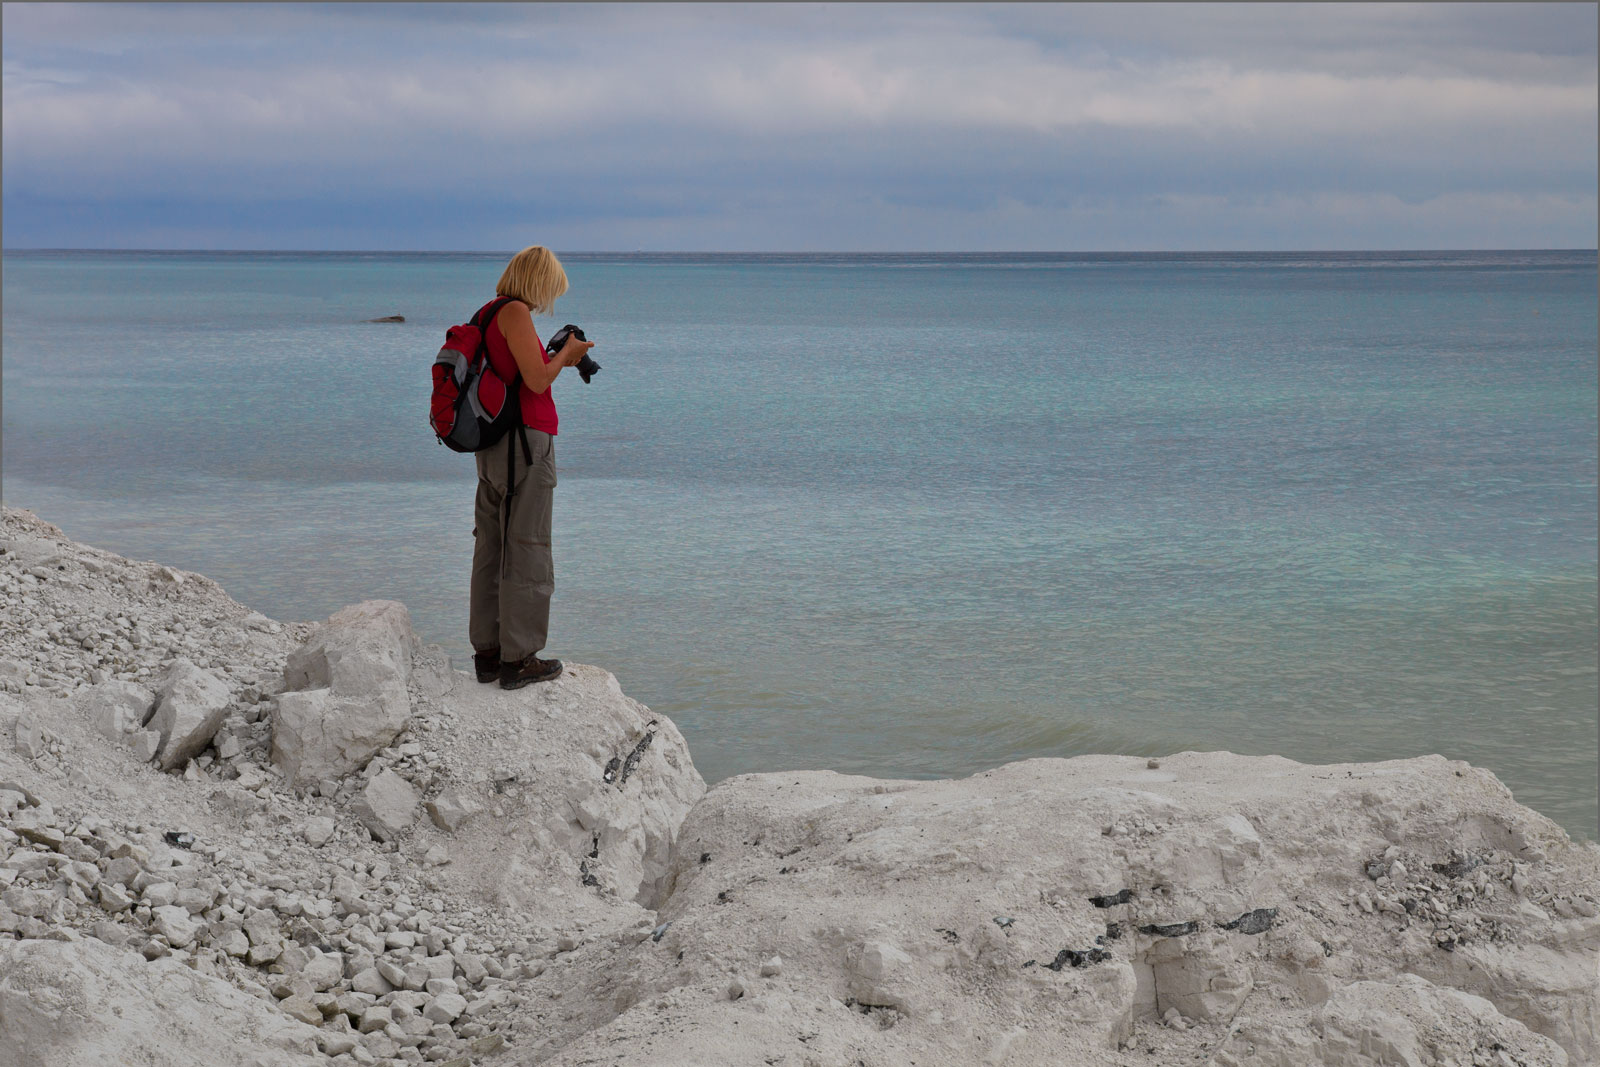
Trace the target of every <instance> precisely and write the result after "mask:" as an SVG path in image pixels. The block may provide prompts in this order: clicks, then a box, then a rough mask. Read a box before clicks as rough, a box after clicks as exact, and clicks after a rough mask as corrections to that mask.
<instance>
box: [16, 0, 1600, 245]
mask: <svg viewBox="0 0 1600 1067" xmlns="http://www.w3.org/2000/svg"><path fill="white" fill-rule="evenodd" d="M0 17H3V20H4V25H3V42H4V45H3V47H4V93H3V98H0V99H3V107H4V120H3V128H0V129H3V140H4V144H3V150H4V154H3V157H0V158H3V163H0V166H3V175H0V177H3V185H0V189H3V211H4V218H3V222H4V231H3V234H4V243H5V246H6V247H7V248H38V247H62V248H64V247H81V248H283V249H395V250H398V249H430V250H475V249H481V250H495V251H499V250H506V249H512V248H517V247H521V246H522V245H524V244H529V243H542V244H548V245H550V246H552V247H554V248H556V249H558V250H562V251H580V250H597V251H601V250H622V251H632V250H634V249H645V250H686V251H702V250H704V251H715V250H727V251H827V250H837V251H901V250H903V251H991V250H1068V251H1071V250H1111V251H1115V250H1166V249H1174V250H1176V249H1204V250H1209V249H1361V248H1593V247H1595V244H1596V227H1597V212H1596V187H1597V166H1596V154H1597V135H1596V125H1597V107H1596V104H1597V96H1600V87H1597V77H1596V50H1597V46H1596V40H1597V25H1596V6H1595V5H1594V4H1587V3H1585V4H1522V3H1517V4H1505V5H1498V4H1461V5H1454V4H1416V5H1411V4H1387V3H1385V4H1372V5H1366V4H1312V5H1292V4H1290V5H1258V4H1242V5H1227V4H1218V5H1210V4H1180V5H1172V6H1168V5H1149V4H1128V5H1065V6H1047V5H1033V4H1028V5H1019V6H1015V7H1012V6H976V7H966V6H950V5H942V4H939V5H932V4H930V5H916V4H910V5H906V4H893V5H883V6H861V5H811V4H805V5H750V6H736V5H714V6H708V7H700V6H694V5H683V6H668V5H645V6H637V7H636V6H625V5H592V6H577V7H565V6H554V5H552V6H546V5H530V6H520V5H502V4H492V5H481V6H480V5H437V6H435V5H410V4H404V5H400V4H397V5H385V4H350V5H343V4H329V5H312V4H282V5H272V4H266V5H241V4H217V5H207V4H173V5H164V4H154V5H137V4H105V5H99V4H83V5H75V4H26V3H6V4H5V5H4V7H3V16H0Z"/></svg>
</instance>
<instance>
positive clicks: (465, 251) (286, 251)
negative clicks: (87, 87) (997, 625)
mask: <svg viewBox="0 0 1600 1067" xmlns="http://www.w3.org/2000/svg"><path fill="white" fill-rule="evenodd" d="M517 251H518V250H517V249H475V248H457V249H427V248H411V249H405V248H89V247H71V246H67V247H64V246H34V247H21V248H15V247H5V246H0V253H6V252H97V253H115V252H129V253H150V252H179V253H247V254H266V253H271V254H275V255H295V256H304V255H391V256H499V255H515V254H516V253H517ZM553 251H555V252H556V254H557V255H558V256H561V255H566V256H652V255H655V256H1172V255H1338V254H1345V255H1348V254H1351V253H1357V252H1388V253H1393V254H1422V253H1429V254H1435V253H1441V252H1449V253H1469V252H1594V253H1597V254H1600V248H1575V247H1567V248H1166V249H1095V248H1078V249H1070V248H1061V249H1049V250H1039V249H1032V250H1025V249H1005V248H1002V249H983V250H979V249H941V250H918V249H874V250H869V251H863V250H855V251H845V250H832V251H799V250H783V249H778V250H771V249H767V250H760V251H757V250H738V249H722V250H715V251H693V250H687V249H645V248H636V249H633V250H632V251H626V250H622V249H568V250H565V251H561V250H553Z"/></svg>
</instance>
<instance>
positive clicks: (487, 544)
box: [468, 245, 594, 689]
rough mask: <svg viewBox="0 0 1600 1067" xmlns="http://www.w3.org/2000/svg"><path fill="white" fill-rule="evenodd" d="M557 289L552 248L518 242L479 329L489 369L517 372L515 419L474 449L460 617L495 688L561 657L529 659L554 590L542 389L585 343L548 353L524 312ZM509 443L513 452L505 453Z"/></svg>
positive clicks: (507, 374)
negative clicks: (468, 597)
mask: <svg viewBox="0 0 1600 1067" xmlns="http://www.w3.org/2000/svg"><path fill="white" fill-rule="evenodd" d="M566 291H567V274H566V271H564V270H562V269H561V263H560V261H559V260H557V259H556V257H555V255H554V254H553V253H552V252H551V251H550V250H549V249H548V248H543V247H541V246H539V245H534V246H532V247H530V248H524V249H523V250H522V251H521V252H518V253H517V254H516V255H515V256H513V257H511V262H510V263H508V264H507V265H506V269H505V273H503V274H501V275H500V283H499V284H498V285H496V286H495V292H496V293H498V294H499V295H500V296H503V297H511V298H513V299H511V300H509V301H508V302H507V303H506V304H505V305H504V306H503V307H501V308H500V310H499V311H498V312H497V313H496V314H495V316H494V318H493V320H492V321H490V323H489V324H488V326H487V327H486V334H487V338H488V346H489V361H490V363H491V364H492V365H493V367H494V369H495V373H496V374H498V375H499V376H500V378H501V379H502V380H503V381H511V380H512V379H513V378H517V377H519V376H520V378H521V385H520V387H519V389H518V397H519V399H520V401H521V404H522V426H521V427H520V428H519V429H516V430H513V431H511V432H510V433H508V434H506V436H505V438H504V439H503V440H501V441H500V442H499V443H498V444H494V445H491V446H489V447H488V448H486V449H484V450H483V451H481V452H479V453H477V458H478V500H477V507H476V510H475V512H474V515H473V518H474V522H475V525H474V528H473V531H472V533H473V537H474V538H476V541H477V544H476V547H475V549H474V551H473V553H472V607H471V618H470V621H469V624H468V636H469V637H470V638H471V640H472V647H473V650H474V652H473V657H472V662H473V666H475V667H476V668H477V671H478V681H480V682H492V681H494V680H495V679H496V678H499V679H500V687H501V688H502V689H520V688H521V687H522V686H525V685H527V684H529V683H530V682H546V681H549V680H550V679H552V678H555V677H557V676H559V675H560V674H561V661H560V660H556V659H540V658H539V657H538V652H539V650H540V649H542V648H544V644H545V638H546V635H547V633H548V631H549V628H550V594H551V593H552V592H554V591H555V568H554V566H553V564H552V563H551V559H550V509H551V503H552V498H553V497H554V496H555V487H556V456H555V436H556V405H555V401H554V400H553V399H552V398H551V396H550V387H551V385H552V384H553V383H554V382H555V380H556V376H557V375H559V374H560V373H561V371H562V370H563V369H564V368H566V367H571V366H573V365H575V364H576V363H578V361H579V360H581V359H583V357H584V354H585V353H586V352H588V351H589V349H591V348H593V347H594V345H593V344H591V343H590V342H588V341H580V340H578V339H577V338H575V337H574V338H570V339H569V340H568V341H567V343H566V344H565V345H563V346H562V348H561V351H560V352H557V353H555V354H554V355H551V354H548V353H546V352H545V349H544V344H543V343H542V342H540V340H539V335H538V334H537V333H535V332H534V329H533V316H534V315H535V314H548V313H549V312H550V311H552V310H553V308H554V305H555V301H556V297H558V296H560V295H561V294H562V293H565V292H566ZM492 302H493V301H491V303H492ZM485 306H486V307H487V305H485ZM512 449H515V450H516V451H515V453H514V454H508V453H510V450H512ZM508 476H509V478H510V481H508ZM508 489H509V490H514V491H511V492H509V493H508ZM508 497H509V499H508ZM507 508H509V509H510V514H509V515H507V514H506V513H505V509H507Z"/></svg>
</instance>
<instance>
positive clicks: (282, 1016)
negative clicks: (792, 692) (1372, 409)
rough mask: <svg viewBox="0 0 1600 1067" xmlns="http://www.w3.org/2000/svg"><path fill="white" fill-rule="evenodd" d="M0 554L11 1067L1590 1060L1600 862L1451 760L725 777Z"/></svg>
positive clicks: (575, 694)
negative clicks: (715, 780)
mask: <svg viewBox="0 0 1600 1067" xmlns="http://www.w3.org/2000/svg"><path fill="white" fill-rule="evenodd" d="M0 549H3V551H0V621H3V625H0V738H3V741H4V743H3V744H0V1035H3V1040H0V1067H5V1065H9V1064H11V1063H17V1064H21V1063H27V1064H30V1065H34V1064H39V1065H45V1067H51V1065H71V1067H77V1065H80V1064H83V1065H88V1064H91V1063H92V1064H100V1063H106V1062H112V1061H117V1060H119V1058H131V1059H138V1060H140V1061H141V1062H142V1061H149V1062H159V1063H162V1064H178V1065H187V1064H196V1065H198V1064H234V1063H238V1064H262V1065H266V1067H280V1065H300V1064H305V1065H307V1067H309V1065H311V1064H324V1063H329V1062H331V1063H336V1064H356V1063H360V1064H372V1063H382V1064H387V1065H395V1067H398V1065H400V1064H410V1063H443V1064H448V1065H451V1067H465V1065H468V1064H472V1065H481V1064H487V1065H491V1067H492V1065H495V1064H505V1065H506V1067H511V1065H513V1064H515V1065H518V1067H521V1065H531V1064H554V1065H564V1067H577V1065H579V1064H593V1063H615V1062H625V1063H640V1064H650V1065H670V1064H682V1065H685V1067H687V1065H690V1064H694V1065H701V1064H705V1065H723V1064H726V1065H733V1064H747V1063H769V1064H784V1065H786V1067H805V1065H827V1067H844V1065H852V1064H858V1063H867V1064H874V1065H878V1067H889V1065H898V1064H904V1063H910V1062H913V1061H914V1062H916V1063H918V1064H922V1065H949V1067H955V1065H962V1067H966V1065H968V1064H1008V1065H1013V1067H1015V1065H1033V1064H1039V1065H1044V1064H1049V1065H1052V1067H1086V1065H1096V1067H1098V1065H1107V1067H1133V1065H1147V1064H1152V1063H1155V1064H1179V1063H1196V1064H1205V1065H1207V1067H1300V1065H1304V1064H1328V1065H1337V1067H1380V1065H1407V1067H1445V1065H1454V1067H1502V1065H1504V1064H1512V1065H1516V1067H1554V1065H1558V1064H1569V1065H1577V1064H1587V1063H1593V1062H1596V1061H1597V1060H1600V1046H1597V1037H1596V1034H1597V1030H1600V984H1597V962H1600V899H1597V893H1600V890H1597V887H1600V848H1597V847H1596V846H1595V845H1593V844H1592V843H1581V844H1575V843H1573V842H1572V841H1571V840H1570V839H1568V838H1567V836H1566V835H1565V834H1564V833H1563V832H1562V831H1561V830H1560V828H1558V827H1556V826H1555V825H1554V824H1553V823H1551V822H1550V821H1549V820H1546V819H1544V818H1542V817H1541V816H1539V815H1537V814H1536V813H1534V812H1531V811H1529V810H1527V809H1526V808H1522V807H1520V806H1519V805H1517V804H1516V803H1515V802H1514V801H1513V800H1512V799H1511V797H1510V795H1509V794H1508V793H1507V792H1506V790H1505V789H1504V787H1503V786H1501V785H1500V783H1499V782H1497V781H1496V780H1495V779H1494V777H1493V776H1492V775H1490V774H1488V773H1487V772H1485V771H1482V770H1478V769H1474V768H1472V767H1469V766H1467V765H1466V764H1463V763H1459V762H1452V761H1447V760H1444V759H1441V758H1439V757H1426V758H1421V759H1410V760H1399V761H1393V762H1389V763H1378V764H1347V765H1339V766H1327V767H1321V766H1307V765H1302V764H1297V763H1293V762H1291V761H1288V760H1284V759H1279V758H1276V757H1259V758H1257V757H1244V756H1235V755H1231V754H1228V753H1192V752H1191V753H1178V754H1175V755H1171V756H1165V757H1163V758H1162V759H1161V760H1160V762H1159V765H1158V766H1151V765H1150V763H1149V761H1147V760H1146V759H1144V758H1142V757H1141V758H1137V759H1135V758H1132V757H1121V756H1085V757H1079V758H1076V759H1071V760H1056V759H1049V760H1028V761H1024V762H1021V763H1015V764H1010V765H1007V766H1005V767H1001V768H997V769H995V770H993V771H989V772H986V773H984V774H980V775H976V776H973V777H971V778H967V779H963V780H959V781H941V782H893V781H877V780H874V779H869V778H859V777H850V776H844V775H838V774H832V773H829V772H824V771H805V772H791V773H783V774H760V775H745V776H740V777H738V778H734V779H730V780H728V781H726V782H723V783H721V784H719V785H718V786H716V787H715V788H714V789H712V790H711V791H709V792H706V791H705V789H704V784H703V782H702V781H701V779H700V776H699V775H698V774H697V773H696V772H695V770H694V766H693V763H692V762H691V760H690V758H689V752H688V749H687V747H686V746H685V744H684V741H683V738H682V736H681V734H679V732H678V731H677V729H676V727H675V726H674V725H673V724H672V723H671V722H670V721H669V720H668V719H666V718H664V717H662V716H661V715H659V714H656V713H653V712H651V711H650V710H649V709H647V708H645V707H643V706H642V705H640V704H638V703H637V702H635V701H632V700H630V699H629V698H628V697H627V696H625V695H624V694H623V693H622V691H621V689H620V687H619V686H618V685H617V682H616V679H614V678H613V677H612V676H611V675H609V674H607V673H606V672H605V671H602V670H599V669H597V668H594V667H587V666H583V665H581V664H574V665H570V666H569V669H568V671H567V673H566V674H564V675H563V676H562V677H561V678H560V679H558V680H556V681H555V682H552V683H546V684H542V685H539V686H531V687H528V688H527V689H523V690H516V691H513V692H506V691H503V690H501V689H499V688H498V687H497V686H488V685H485V686H480V685H478V684H476V683H475V682H474V681H472V680H471V678H470V676H468V675H466V674H462V673H459V672H454V671H451V670H450V669H449V665H448V662H447V661H446V660H445V658H444V657H443V656H442V655H441V654H440V653H439V652H438V650H436V649H432V648H428V647H424V646H422V645H421V644H420V643H419V642H417V641H416V638H415V635H414V634H413V633H412V632H411V627H410V620H409V617H408V616H407V615H406V614H405V609H404V608H403V607H402V606H401V605H398V604H393V603H392V602H382V601H375V602H370V603H367V604H361V605H356V606H355V607H352V608H347V609H345V610H343V611H341V612H338V613H336V614H335V616H334V617H333V618H332V619H329V620H328V621H327V622H325V623H320V624H317V625H315V626H309V625H300V624H295V625H290V626H284V625H281V624H278V623H275V622H273V621H272V620H269V619H265V618H263V617H262V616H260V615H257V614H254V613H252V612H250V611H248V610H247V609H245V608H243V607H241V606H240V605H238V604H236V603H234V602H233V601H231V600H229V599H228V598H227V597H226V595H225V594H224V593H223V592H222V591H221V590H220V589H219V588H218V587H217V586H216V585H215V583H212V582H210V581H209V580H207V579H205V578H203V577H202V576H200V575H193V574H185V573H182V572H178V571H175V570H172V569H171V568H168V567H163V566H159V565H156V564H148V563H138V562H134V561H129V560H125V559H121V558H120V557H116V556H113V555H110V554H109V553H105V552H101V551H99V550H96V549H93V548H89V547H87V546H83V545H77V544H74V543H72V542H71V541H69V540H67V539H66V538H65V537H64V536H62V534H61V532H60V531H59V530H56V529H55V528H54V527H51V526H48V525H47V524H44V523H41V522H39V521H38V520H37V519H35V518H33V517H32V516H31V515H29V514H28V513H26V512H19V511H16V510H13V509H6V511H5V514H4V521H3V524H0ZM317 694H320V695H317ZM307 701H309V702H310V703H311V704H313V705H315V706H314V707H305V706H301V707H299V708H298V709H297V707H296V705H297V703H298V704H301V705H304V704H305V702H307ZM164 702H165V704H166V706H167V708H168V712H167V714H166V716H165V717H162V716H161V714H160V708H161V707H162V706H163V703H164ZM285 704H287V705H288V707H289V709H290V710H289V712H287V713H286V712H285V711H284V707H285ZM219 709H220V715H219V714H218V712H219ZM152 760H158V761H159V763H157V762H151V761H152ZM162 765H165V766H167V767H169V768H170V771H169V772H163V771H162V770H161V766H162Z"/></svg>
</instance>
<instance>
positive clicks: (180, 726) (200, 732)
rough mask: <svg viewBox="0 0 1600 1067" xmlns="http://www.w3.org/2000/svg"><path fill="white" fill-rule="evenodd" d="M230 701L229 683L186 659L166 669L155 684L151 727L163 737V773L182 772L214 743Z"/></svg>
mask: <svg viewBox="0 0 1600 1067" xmlns="http://www.w3.org/2000/svg"><path fill="white" fill-rule="evenodd" d="M228 699H229V694H228V686H227V683H225V682H223V681H222V679H220V678H218V677H217V676H216V675H214V674H211V673H210V672H208V671H203V670H201V669H200V668H199V667H196V666H195V665H194V664H193V663H191V662H190V661H189V660H187V659H179V660H177V661H175V662H174V663H173V664H172V666H171V667H170V668H168V669H167V672H166V674H165V675H163V676H162V678H161V680H160V681H159V682H158V683H157V684H156V701H155V708H154V710H153V712H152V713H151V716H150V720H149V723H148V726H149V727H150V729H152V730H154V731H156V732H157V733H159V734H160V735H161V749H160V751H159V752H157V753H156V763H157V764H158V765H159V766H160V767H161V769H162V770H164V771H174V770H182V769H183V767H184V765H185V764H187V763H188V762H189V761H190V760H191V759H193V758H194V757H196V756H198V755H199V754H200V753H201V752H202V751H203V750H204V749H205V747H206V746H207V745H209V744H210V743H211V739H212V738H213V737H215V736H216V734H217V730H218V729H219V728H220V727H221V726H222V720H223V717H224V716H226V715H227V713H228Z"/></svg>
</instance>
